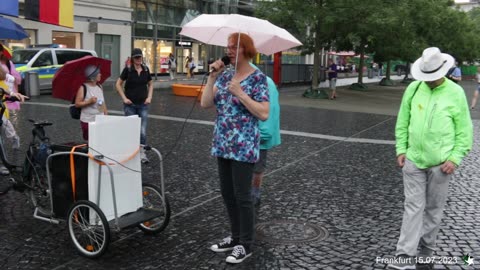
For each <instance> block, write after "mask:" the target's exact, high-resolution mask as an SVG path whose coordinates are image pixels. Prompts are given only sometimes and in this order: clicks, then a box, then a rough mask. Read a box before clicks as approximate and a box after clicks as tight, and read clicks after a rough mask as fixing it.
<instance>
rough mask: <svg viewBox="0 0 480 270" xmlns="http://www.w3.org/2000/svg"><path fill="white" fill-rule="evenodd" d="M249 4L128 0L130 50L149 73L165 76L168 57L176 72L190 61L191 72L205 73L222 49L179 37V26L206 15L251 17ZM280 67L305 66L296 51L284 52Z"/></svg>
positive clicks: (269, 58)
mask: <svg viewBox="0 0 480 270" xmlns="http://www.w3.org/2000/svg"><path fill="white" fill-rule="evenodd" d="M253 2H254V1H253V0H242V1H240V0H183V1H176V0H131V7H132V8H133V9H134V11H133V14H132V16H133V18H134V21H135V23H134V24H133V29H132V33H133V34H132V35H133V46H134V47H135V48H140V49H142V51H143V54H144V56H145V64H146V65H148V67H149V68H150V70H151V72H152V73H157V74H166V73H168V65H167V63H168V56H169V54H170V53H173V55H174V56H175V57H176V60H177V72H178V73H186V72H187V67H186V66H185V64H186V57H187V56H188V57H193V59H194V61H195V64H196V66H197V68H196V70H195V72H205V71H207V70H208V66H207V63H208V61H209V60H210V59H218V58H221V57H222V56H223V55H224V54H225V51H224V48H221V47H218V46H211V45H206V44H201V43H199V42H197V41H196V40H192V39H190V38H187V37H183V36H180V35H179V33H180V31H181V30H182V28H181V26H182V25H184V24H185V23H187V22H189V21H191V20H192V19H194V18H195V17H196V16H198V15H200V14H202V13H207V14H230V13H238V14H243V15H249V16H251V15H253V8H252V7H253ZM269 61H273V56H264V55H262V56H259V57H257V58H256V59H254V62H256V63H264V62H269ZM282 61H283V63H291V64H299V63H305V57H304V56H301V55H300V52H298V51H294V50H291V51H288V52H284V54H283V56H282Z"/></svg>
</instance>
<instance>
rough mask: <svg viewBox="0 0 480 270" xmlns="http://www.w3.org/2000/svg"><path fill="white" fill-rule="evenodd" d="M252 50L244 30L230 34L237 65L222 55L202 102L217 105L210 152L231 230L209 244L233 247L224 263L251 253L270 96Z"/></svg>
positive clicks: (223, 248) (230, 53) (216, 248)
mask: <svg viewBox="0 0 480 270" xmlns="http://www.w3.org/2000/svg"><path fill="white" fill-rule="evenodd" d="M255 54H256V49H255V46H254V43H253V40H252V39H251V38H250V37H249V36H248V35H246V34H239V33H235V34H232V35H230V36H229V38H228V46H227V56H228V57H229V58H230V62H231V63H232V65H233V66H235V67H236V69H235V70H230V69H225V66H224V64H223V62H222V61H220V60H217V61H215V62H213V63H212V64H211V65H210V69H214V70H215V71H213V72H211V73H210V75H209V77H208V81H207V85H206V87H205V91H204V92H203V95H202V100H201V106H202V107H204V108H209V107H213V106H215V107H216V110H217V117H216V120H215V128H214V134H213V144H212V151H211V153H212V155H213V156H215V157H217V159H218V172H219V175H220V189H221V192H222V197H223V200H224V203H225V206H226V208H227V212H228V217H229V219H230V226H231V236H230V237H227V238H225V239H223V241H222V242H219V243H218V244H215V245H212V246H211V250H213V251H215V252H226V251H232V253H231V254H230V255H229V256H228V257H227V258H226V261H227V262H229V263H240V262H242V261H243V260H244V259H246V258H247V257H249V256H250V255H251V254H252V244H253V237H254V223H255V220H254V206H253V198H252V194H251V189H252V176H253V165H254V164H255V162H257V160H258V158H259V152H260V130H259V127H258V120H266V119H267V118H268V112H269V96H268V88H267V80H266V76H265V74H263V73H262V72H261V71H260V70H257V69H255V68H253V67H252V66H250V64H249V60H250V59H252V58H253V57H254V56H255Z"/></svg>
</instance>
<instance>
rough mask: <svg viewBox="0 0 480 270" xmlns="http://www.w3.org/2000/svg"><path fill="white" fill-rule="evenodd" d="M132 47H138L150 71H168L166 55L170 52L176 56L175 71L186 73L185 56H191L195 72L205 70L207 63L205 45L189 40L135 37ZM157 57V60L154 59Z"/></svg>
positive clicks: (159, 72)
mask: <svg viewBox="0 0 480 270" xmlns="http://www.w3.org/2000/svg"><path fill="white" fill-rule="evenodd" d="M133 46H134V48H140V49H141V50H142V52H143V56H144V62H145V65H147V66H148V68H149V69H150V70H151V72H152V73H158V74H161V73H165V74H166V73H168V57H169V55H170V53H172V54H173V55H174V56H175V57H176V61H177V72H178V73H186V72H187V67H186V58H187V56H188V57H193V59H194V61H195V65H196V66H197V67H196V69H195V72H205V69H206V66H205V63H207V61H208V60H207V49H206V47H207V46H205V45H202V44H199V43H194V42H191V41H176V42H174V41H171V40H170V41H169V40H157V45H156V47H155V42H154V40H153V39H135V40H134V42H133ZM155 59H157V60H155Z"/></svg>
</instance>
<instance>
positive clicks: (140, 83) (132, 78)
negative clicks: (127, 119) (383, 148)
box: [115, 48, 153, 163]
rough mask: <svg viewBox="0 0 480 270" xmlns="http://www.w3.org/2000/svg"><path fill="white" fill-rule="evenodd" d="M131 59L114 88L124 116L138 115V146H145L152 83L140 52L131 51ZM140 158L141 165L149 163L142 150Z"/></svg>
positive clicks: (139, 50)
mask: <svg viewBox="0 0 480 270" xmlns="http://www.w3.org/2000/svg"><path fill="white" fill-rule="evenodd" d="M131 57H132V59H133V61H132V67H131V68H124V69H123V71H122V74H120V78H118V79H117V82H116V84H115V88H116V90H117V92H118V94H119V95H120V97H121V98H122V102H123V111H124V113H125V116H130V115H138V116H139V117H140V118H141V129H140V144H143V145H146V144H147V122H148V108H149V105H150V103H152V95H153V81H152V76H151V74H150V70H149V69H148V67H147V66H146V65H144V64H143V54H142V50H141V49H138V48H135V49H133V50H132V55H131ZM124 83H125V90H124ZM140 157H141V160H142V163H148V162H149V160H148V158H147V155H146V154H145V150H144V149H143V148H142V149H141V151H140Z"/></svg>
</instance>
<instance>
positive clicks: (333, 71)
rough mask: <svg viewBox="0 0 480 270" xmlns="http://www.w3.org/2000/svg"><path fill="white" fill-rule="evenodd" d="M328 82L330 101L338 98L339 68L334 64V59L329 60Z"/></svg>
mask: <svg viewBox="0 0 480 270" xmlns="http://www.w3.org/2000/svg"><path fill="white" fill-rule="evenodd" d="M327 74H328V82H329V88H330V91H331V92H330V99H331V100H333V99H335V98H337V92H336V90H337V76H338V68H337V65H336V64H335V63H334V62H333V60H332V59H330V60H328V70H327Z"/></svg>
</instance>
